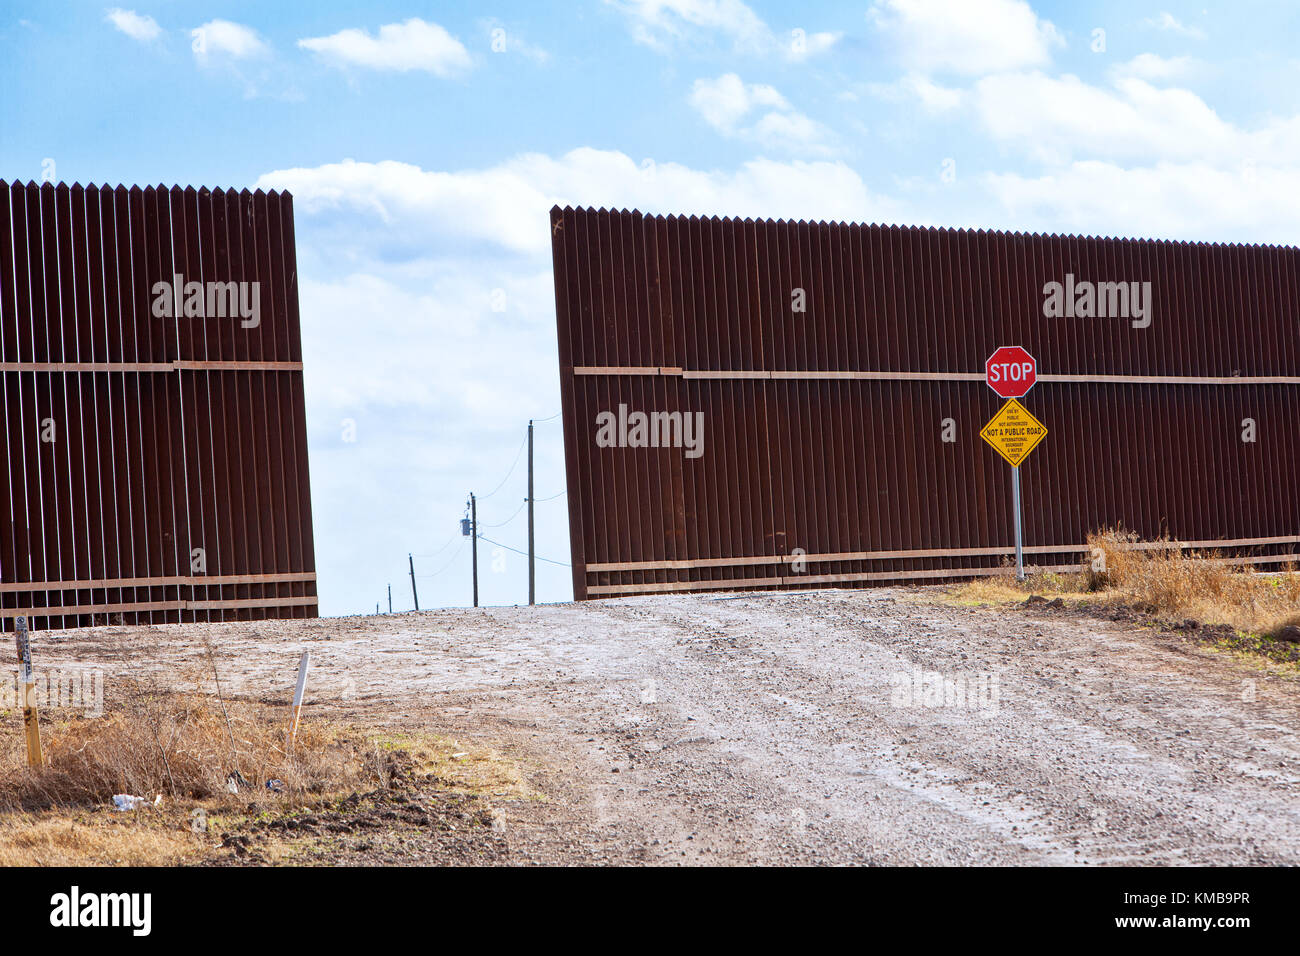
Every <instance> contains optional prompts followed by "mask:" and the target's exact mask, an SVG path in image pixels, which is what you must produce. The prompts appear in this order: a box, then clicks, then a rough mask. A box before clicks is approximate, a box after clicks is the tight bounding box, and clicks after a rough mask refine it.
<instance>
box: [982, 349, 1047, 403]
mask: <svg viewBox="0 0 1300 956" xmlns="http://www.w3.org/2000/svg"><path fill="white" fill-rule="evenodd" d="M1037 378H1038V363H1037V362H1035V361H1034V357H1033V356H1032V355H1030V354H1029V353H1028V352H1026V351H1025V350H1024V349H1022V348H1021V347H1020V346H1019V345H1004V346H1002V348H1000V349H998V350H997V351H996V352H994V353H993V354H992V355H990V356H989V357H988V361H986V362H985V363H984V381H985V382H987V383H988V386H989V388H991V389H993V391H995V392H997V393H998V394H999V395H1001V396H1002V397H1003V398H1019V397H1020V396H1021V395H1023V394H1025V392H1027V391H1029V390H1030V389H1031V388H1033V387H1034V382H1035V380H1037Z"/></svg>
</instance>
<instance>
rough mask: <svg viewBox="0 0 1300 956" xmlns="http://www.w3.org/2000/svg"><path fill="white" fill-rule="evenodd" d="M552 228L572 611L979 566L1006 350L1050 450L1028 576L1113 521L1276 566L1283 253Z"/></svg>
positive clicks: (1296, 428) (1034, 482) (1042, 468)
mask: <svg viewBox="0 0 1300 956" xmlns="http://www.w3.org/2000/svg"><path fill="white" fill-rule="evenodd" d="M551 234H552V244H553V262H554V269H555V297H556V317H557V326H558V335H559V362H560V384H561V398H562V402H563V415H564V442H565V463H566V470H567V482H568V491H569V496H568V502H569V525H570V541H571V548H572V556H573V585H574V595H575V597H576V598H577V599H579V600H582V599H586V598H592V597H601V596H611V595H622V594H638V593H651V592H659V591H696V590H709V589H747V588H775V587H779V588H783V589H785V588H799V587H826V586H849V587H855V586H864V585H870V584H887V583H890V582H899V581H926V580H944V579H956V578H962V577H969V576H973V575H983V574H989V573H995V572H998V571H1000V570H1004V569H1005V564H1006V561H1007V559H1008V558H1009V556H1010V555H1011V554H1012V551H1013V546H1012V524H1013V518H1012V514H1011V502H1010V493H1009V490H1010V489H1009V482H1008V474H1007V469H1006V466H1005V464H1004V463H1003V462H1002V461H1001V459H999V458H998V456H997V455H996V454H995V453H994V452H993V451H992V450H991V449H990V448H988V447H987V446H986V445H985V443H984V442H983V441H982V440H981V439H980V435H979V433H980V429H981V427H982V426H983V425H984V424H985V422H987V421H988V420H989V418H991V417H992V416H993V414H994V413H995V412H996V411H997V409H998V406H999V405H1000V404H1001V400H1000V399H999V398H998V397H997V396H996V395H994V394H993V392H992V391H991V390H990V389H989V388H988V387H986V385H985V384H984V363H985V359H986V358H987V357H988V356H989V355H990V354H991V353H992V352H993V351H994V350H995V349H996V348H998V347H1000V346H1004V345H1020V346H1023V347H1025V348H1026V349H1028V350H1029V352H1030V353H1031V354H1032V355H1033V356H1034V357H1035V358H1036V360H1037V363H1038V379H1037V384H1036V385H1035V386H1034V388H1033V389H1032V391H1030V392H1029V394H1028V395H1027V396H1026V397H1025V398H1024V399H1022V402H1023V403H1024V404H1025V406H1026V407H1027V408H1029V409H1030V410H1031V411H1032V413H1033V415H1034V416H1035V417H1036V418H1038V419H1039V420H1041V421H1042V423H1043V424H1044V425H1045V426H1046V427H1047V429H1048V432H1049V433H1048V435H1047V437H1046V439H1045V440H1044V441H1043V442H1042V443H1041V444H1040V445H1039V446H1038V447H1037V448H1036V450H1034V452H1033V455H1032V456H1031V457H1030V458H1029V459H1028V460H1027V461H1026V462H1025V463H1024V465H1022V466H1021V469H1020V471H1021V473H1022V474H1021V481H1022V486H1023V495H1024V538H1025V545H1026V547H1025V553H1026V555H1027V556H1028V560H1029V563H1030V565H1031V567H1030V568H1029V570H1030V571H1032V570H1033V569H1034V566H1037V567H1039V568H1051V569H1056V570H1066V569H1069V570H1073V569H1077V568H1078V566H1079V563H1080V561H1081V560H1082V559H1083V558H1084V557H1085V556H1086V548H1085V541H1086V536H1087V534H1088V533H1089V532H1092V531H1095V530H1098V529H1101V528H1105V527H1113V526H1117V525H1118V526H1122V527H1124V528H1126V529H1129V530H1132V531H1134V532H1136V533H1137V534H1138V535H1140V536H1141V537H1142V538H1145V539H1154V538H1157V537H1161V536H1168V537H1170V538H1172V539H1175V540H1176V541H1178V542H1181V543H1182V545H1183V546H1185V547H1195V548H1200V549H1205V550H1208V551H1210V552H1211V553H1213V554H1215V555H1217V556H1219V557H1220V558H1221V559H1223V560H1228V561H1234V562H1237V563H1242V564H1246V563H1253V564H1256V565H1259V566H1262V567H1270V566H1272V567H1276V566H1278V565H1280V564H1283V563H1284V562H1288V561H1291V560H1295V559H1300V554H1297V553H1296V552H1297V547H1296V545H1297V544H1300V495H1298V494H1297V482H1296V478H1295V471H1296V468H1297V466H1298V465H1300V250H1297V249H1295V248H1291V247H1273V246H1259V245H1214V244H1206V243H1188V242H1167V241H1148V240H1130V239H1108V238H1082V237H1076V236H1056V235H1037V234H1034V235H1030V234H1021V233H1010V232H990V231H983V230H954V229H935V228H913V227H898V226H877V225H848V224H844V223H814V222H802V221H800V222H789V221H764V220H758V221H755V220H749V219H745V220H739V219H717V218H697V217H694V216H692V217H689V218H688V217H678V216H668V217H662V216H647V215H642V214H641V213H638V212H627V211H621V212H620V211H613V210H603V209H602V210H594V209H573V208H563V209H561V208H559V207H556V208H554V209H552V211H551ZM638 413H640V414H641V415H642V416H643V417H642V418H640V419H637V417H636V416H637V414H638ZM695 423H698V424H697V428H696V433H695V434H690V433H689V432H688V429H689V428H690V426H691V425H692V424H695Z"/></svg>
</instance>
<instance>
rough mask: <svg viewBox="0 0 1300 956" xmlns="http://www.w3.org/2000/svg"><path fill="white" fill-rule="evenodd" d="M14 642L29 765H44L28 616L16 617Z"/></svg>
mask: <svg viewBox="0 0 1300 956" xmlns="http://www.w3.org/2000/svg"><path fill="white" fill-rule="evenodd" d="M14 643H15V644H17V645H18V683H19V685H20V686H21V687H22V695H23V728H24V729H25V730H26V731H27V765H28V766H29V767H42V766H44V765H45V757H44V756H43V755H42V753H41V725H40V723H39V721H38V719H37V713H36V677H35V676H34V675H33V673H32V642H31V636H30V635H29V634H28V633H27V618H26V617H24V616H23V615H21V614H20V615H19V616H18V617H16V618H14Z"/></svg>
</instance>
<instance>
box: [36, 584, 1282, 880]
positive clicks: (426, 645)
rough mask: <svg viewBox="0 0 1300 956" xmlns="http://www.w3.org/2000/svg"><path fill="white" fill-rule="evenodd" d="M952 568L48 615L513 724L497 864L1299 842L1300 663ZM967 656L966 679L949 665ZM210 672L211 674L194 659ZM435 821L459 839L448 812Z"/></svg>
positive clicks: (93, 637)
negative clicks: (301, 666)
mask: <svg viewBox="0 0 1300 956" xmlns="http://www.w3.org/2000/svg"><path fill="white" fill-rule="evenodd" d="M935 595H936V591H935V590H934V589H927V588H920V589H880V590H871V591H799V592H792V593H787V594H773V593H746V594H740V595H685V596H683V595H673V596H654V597H643V598H630V599H623V600H617V601H607V602H589V603H585V604H561V605H545V606H540V607H536V608H526V607H519V608H488V609H478V610H474V609H452V610H439V611H426V612H419V613H411V614H401V615H385V616H377V617H363V618H333V619H318V620H303V621H258V622H250V623H246V624H224V625H167V626H164V627H159V628H128V627H107V628H96V629H93V630H85V631H68V632H49V633H46V634H41V635H38V636H37V640H38V643H37V649H38V654H39V657H40V661H41V664H40V665H39V666H43V667H47V668H56V667H60V666H64V667H66V666H71V665H78V666H99V667H102V668H104V670H105V683H106V689H107V692H108V694H109V696H110V697H111V696H112V680H113V677H114V675H128V674H129V675H132V676H136V677H139V676H151V677H152V678H153V679H155V680H157V681H158V682H159V683H160V684H161V685H164V686H166V685H175V686H180V685H181V682H182V681H183V679H184V676H185V675H193V674H194V673H196V672H197V671H199V670H200V669H202V668H203V666H204V661H205V659H206V656H205V650H204V645H203V640H204V636H205V635H206V636H207V637H208V638H209V639H211V641H212V643H213V645H214V647H215V648H216V652H217V659H218V666H219V667H220V669H221V679H222V685H223V690H224V691H225V692H226V693H228V694H231V695H234V696H243V697H248V698H250V699H255V700H261V701H266V702H273V703H287V702H288V700H289V697H290V696H291V694H292V685H293V680H294V676H295V670H296V664H297V658H298V655H299V654H300V653H301V651H302V649H303V648H309V649H310V650H311V651H312V676H311V680H310V683H309V686H308V700H309V706H308V707H307V708H306V709H305V712H304V720H310V719H312V717H313V715H328V716H330V717H335V718H343V719H346V720H349V721H353V722H356V723H358V724H361V725H365V726H374V727H376V728H402V729H413V730H428V731H436V732H438V733H444V734H450V735H454V736H455V737H456V738H457V739H463V740H466V741H473V742H476V743H482V744H489V745H492V746H494V747H497V748H499V749H501V750H502V751H503V752H505V753H507V754H508V755H509V756H510V757H511V758H512V759H514V760H515V761H517V762H518V764H519V765H520V767H521V769H522V770H523V771H524V773H525V774H526V775H527V777H528V780H529V783H530V785H531V786H533V787H534V788H535V789H536V790H538V791H540V792H541V793H543V794H545V795H546V799H545V800H540V801H521V802H518V803H517V804H511V805H508V806H504V807H501V808H500V811H499V816H500V817H501V819H502V821H503V822H502V825H501V826H500V827H498V830H497V835H496V836H495V837H494V839H496V840H498V841H501V840H503V841H504V848H500V852H494V853H493V854H492V861H493V862H503V863H529V862H537V863H556V862H559V863H605V862H608V863H649V864H669V865H671V864H686V863H690V864H695V863H831V864H958V865H968V864H986V865H1016V864H1021V865H1023V864H1118V865H1134V864H1136V865H1170V864H1175V865H1176V864H1257V865H1259V864H1263V865H1275V864H1296V863H1300V800H1297V796H1300V739H1298V738H1297V735H1296V728H1297V727H1300V677H1297V675H1296V672H1295V670H1294V669H1290V670H1287V669H1279V668H1277V667H1271V666H1267V665H1265V664H1262V663H1254V662H1251V661H1249V660H1246V659H1243V658H1241V657H1238V656H1233V655H1226V654H1219V653H1214V652H1212V651H1209V650H1206V649H1205V648H1204V647H1201V646H1198V645H1196V644H1195V643H1194V642H1191V641H1187V640H1183V639H1180V638H1179V637H1178V636H1177V635H1173V634H1160V633H1157V632H1155V631H1153V630H1151V629H1148V628H1140V627H1133V626H1128V625H1125V624H1122V623H1117V622H1113V621H1109V620H1102V619H1099V618H1094V617H1091V616H1089V615H1088V614H1087V613H1086V612H1079V611H1073V610H1053V609H1051V608H1046V607H1043V606H1041V605H1040V606H1037V607H1034V608H1013V609H1007V608H970V607H955V606H950V605H946V604H942V603H939V602H937V601H936V600H935ZM945 681H946V682H947V684H946V686H945V683H944V682H945ZM190 686H192V683H191V685H190ZM428 839H430V840H433V839H436V835H435V834H432V833H430V834H429V836H428Z"/></svg>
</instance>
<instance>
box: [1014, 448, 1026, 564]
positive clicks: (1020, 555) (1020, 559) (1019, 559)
mask: <svg viewBox="0 0 1300 956" xmlns="http://www.w3.org/2000/svg"><path fill="white" fill-rule="evenodd" d="M1011 510H1012V511H1014V512H1015V515H1016V580H1017V581H1023V580H1024V579H1025V557H1024V550H1023V548H1022V547H1021V540H1020V468H1019V467H1018V466H1016V465H1012V466H1011Z"/></svg>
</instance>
